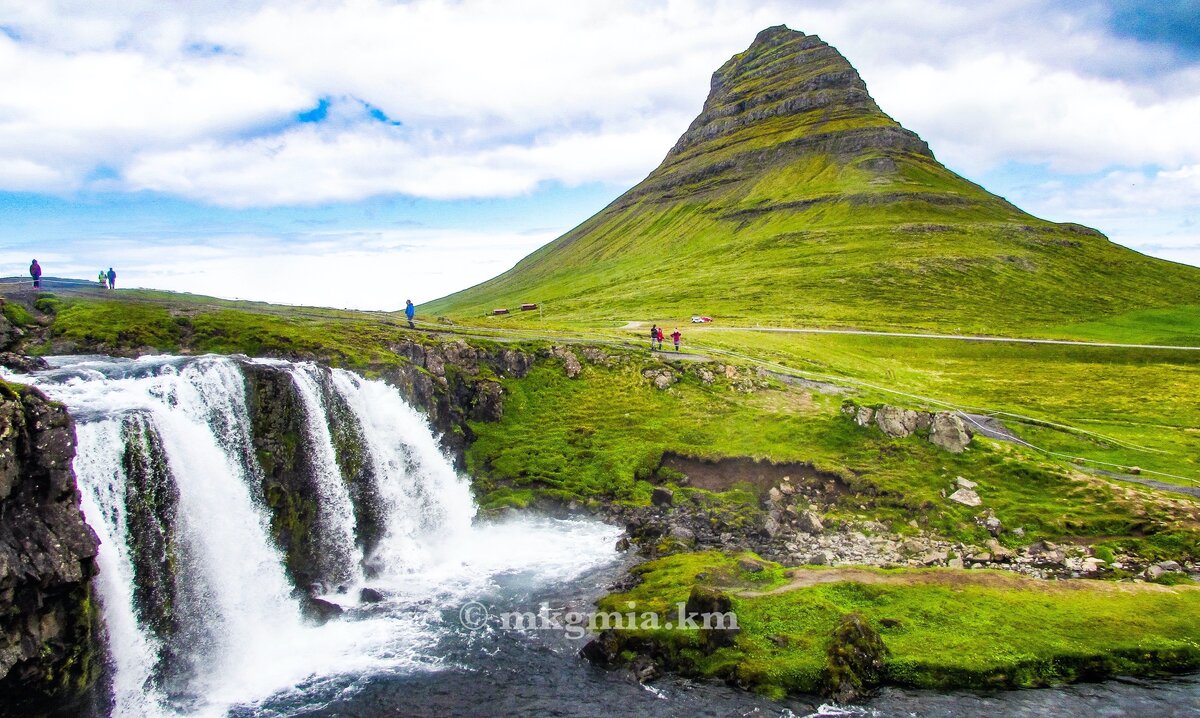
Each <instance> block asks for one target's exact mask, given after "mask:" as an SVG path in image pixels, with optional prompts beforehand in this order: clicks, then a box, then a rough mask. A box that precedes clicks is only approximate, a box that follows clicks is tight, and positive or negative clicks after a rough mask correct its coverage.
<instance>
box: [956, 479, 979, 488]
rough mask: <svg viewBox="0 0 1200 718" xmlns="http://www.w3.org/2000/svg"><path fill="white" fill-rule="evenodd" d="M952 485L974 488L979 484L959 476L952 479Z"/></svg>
mask: <svg viewBox="0 0 1200 718" xmlns="http://www.w3.org/2000/svg"><path fill="white" fill-rule="evenodd" d="M954 485H955V486H957V487H958V488H960V489H974V488H977V487H978V486H979V484H977V483H975V482H974V481H968V480H967V479H964V478H963V477H961V476H959V477H958V478H956V479H954Z"/></svg>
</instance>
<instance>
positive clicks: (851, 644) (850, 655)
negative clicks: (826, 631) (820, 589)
mask: <svg viewBox="0 0 1200 718" xmlns="http://www.w3.org/2000/svg"><path fill="white" fill-rule="evenodd" d="M887 656H888V649H887V646H885V645H884V644H883V639H882V638H880V637H879V634H878V633H876V632H875V629H873V628H871V624H870V623H868V622H867V619H865V618H863V616H862V615H860V614H858V613H848V614H846V615H844V616H842V618H841V621H839V622H838V625H837V627H836V628H835V629H834V631H833V637H832V638H831V639H830V641H829V647H828V648H827V649H826V661H827V662H826V668H825V676H826V681H827V683H826V687H825V692H826V695H828V696H830V697H831V698H833V699H835V700H836V701H837V702H838V703H842V704H846V703H856V702H860V701H862V700H863V699H864V698H867V697H869V696H870V695H871V692H872V691H873V690H874V689H875V688H876V687H877V686H879V684H880V682H881V681H882V680H883V669H884V661H885V660H886V659H887Z"/></svg>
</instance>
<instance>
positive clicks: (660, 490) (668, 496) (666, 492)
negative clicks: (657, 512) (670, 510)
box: [650, 486, 675, 506]
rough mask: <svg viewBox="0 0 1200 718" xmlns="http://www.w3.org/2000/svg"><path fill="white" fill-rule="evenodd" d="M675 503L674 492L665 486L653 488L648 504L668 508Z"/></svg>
mask: <svg viewBox="0 0 1200 718" xmlns="http://www.w3.org/2000/svg"><path fill="white" fill-rule="evenodd" d="M674 501H675V492H674V491H672V490H670V489H668V488H667V487H665V486H656V487H654V492H653V493H651V494H650V503H651V504H653V505H654V506H670V505H671V504H672V503H674Z"/></svg>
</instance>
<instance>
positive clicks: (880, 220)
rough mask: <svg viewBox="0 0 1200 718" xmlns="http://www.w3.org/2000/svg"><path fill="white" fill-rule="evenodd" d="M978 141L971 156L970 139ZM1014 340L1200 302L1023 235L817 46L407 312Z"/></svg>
mask: <svg viewBox="0 0 1200 718" xmlns="http://www.w3.org/2000/svg"><path fill="white" fill-rule="evenodd" d="M980 141H981V142H986V141H987V139H986V138H982V137H981V138H980ZM522 302H540V303H541V304H542V305H543V308H544V313H545V316H546V318H548V319H549V318H555V319H563V320H597V319H616V320H627V319H677V318H680V317H686V316H688V315H691V314H696V313H704V314H711V315H715V316H719V317H721V318H722V319H723V320H730V321H731V322H738V321H754V322H761V323H772V324H782V325H798V324H818V325H842V326H860V327H882V326H889V327H904V328H926V329H953V330H962V331H972V332H1021V331H1028V330H1029V329H1030V328H1031V327H1048V326H1061V325H1064V324H1071V323H1078V322H1086V321H1093V320H1096V319H1098V318H1101V317H1106V316H1111V315H1117V314H1122V313H1125V312H1128V311H1132V310H1137V309H1146V308H1156V307H1167V306H1172V305H1179V304H1195V303H1198V302H1200V270H1197V269H1195V268H1192V267H1187V266H1183V265H1178V264H1173V263H1170V262H1166V261H1162V260H1157V259H1152V258H1149V257H1146V256H1144V255H1141V254H1138V253H1137V252H1134V251H1132V250H1129V249H1126V248H1123V247H1120V246H1117V245H1115V244H1113V243H1111V242H1109V241H1108V239H1107V238H1105V237H1104V236H1103V235H1102V234H1100V233H1099V232H1097V231H1095V230H1092V229H1088V228H1085V227H1082V226H1079V225H1074V224H1055V223H1052V222H1047V221H1044V220H1041V219H1038V218H1036V217H1033V216H1031V215H1029V214H1027V213H1025V212H1023V211H1022V210H1020V209H1019V208H1017V207H1015V206H1013V205H1012V204H1010V203H1009V202H1007V201H1005V200H1004V199H1002V198H1000V197H997V196H995V195H992V194H990V193H988V192H987V191H986V190H984V189H983V188H981V187H979V186H978V185H975V184H973V183H971V182H969V181H967V180H965V179H963V178H962V177H960V176H958V175H956V174H955V173H953V172H951V171H950V170H948V169H947V168H946V167H944V166H943V165H942V164H940V163H939V162H938V161H937V160H936V159H935V157H934V155H933V153H932V152H931V151H930V149H929V147H928V146H927V145H926V143H925V142H924V141H923V140H921V138H920V137H918V136H917V135H916V134H914V133H912V132H910V131H908V130H906V129H904V128H903V127H901V126H900V125H899V124H898V123H897V122H896V121H894V120H893V119H891V118H890V117H888V116H887V115H886V114H884V113H883V111H882V110H880V108H879V106H878V105H877V104H876V103H875V101H874V100H872V99H871V97H870V95H869V94H868V92H867V88H866V85H865V83H864V82H863V80H862V78H861V77H860V76H859V74H858V72H857V71H856V70H855V69H854V68H853V67H852V66H851V65H850V63H849V62H848V61H847V60H846V59H845V58H844V57H843V56H842V55H841V54H840V53H839V52H838V51H837V50H836V49H834V48H833V47H831V46H829V45H828V44H826V43H825V42H823V41H822V40H821V39H820V38H818V37H816V36H815V35H805V34H803V33H801V32H797V31H794V30H789V29H788V28H786V27H784V26H778V27H773V28H769V29H767V30H764V31H762V32H761V33H760V34H759V35H758V37H757V38H755V40H754V42H753V43H752V44H751V45H750V47H749V48H748V49H747V50H746V51H745V52H743V53H741V54H739V55H736V56H734V57H733V58H731V59H730V60H729V61H728V62H726V63H725V64H724V65H723V66H722V67H721V68H720V69H719V70H717V72H716V73H715V74H714V75H713V79H712V89H711V91H710V93H709V96H708V99H707V101H706V102H705V103H704V109H703V111H702V112H701V114H700V115H699V116H698V117H697V118H696V119H695V120H694V121H693V122H692V124H691V126H690V127H689V128H688V130H687V131H686V132H685V133H684V134H683V136H682V137H680V139H679V141H678V142H677V143H676V144H675V146H674V147H673V148H671V150H670V152H669V153H668V154H667V156H666V158H665V159H664V160H663V162H662V164H661V165H660V166H659V167H658V168H657V169H655V170H654V171H653V172H652V173H651V174H650V175H649V176H648V177H647V178H646V179H645V180H643V181H642V182H641V183H640V184H638V185H637V186H635V187H634V188H632V189H630V190H629V191H628V192H626V193H625V194H623V195H622V196H621V197H619V198H617V199H616V200H615V201H614V202H613V203H612V204H610V205H609V206H608V207H606V208H604V209H603V210H602V211H601V212H599V213H598V214H597V215H595V216H594V217H592V218H591V219H589V220H587V221H586V222H584V223H583V224H581V225H580V226H579V227H577V228H575V229H574V230H572V231H570V232H568V233H567V234H565V235H563V236H562V237H560V238H559V239H557V240H555V241H553V242H551V243H550V244H548V245H546V246H545V247H542V248H541V249H539V250H538V251H536V252H534V253H533V254H531V255H529V256H528V257H526V258H525V259H523V260H522V261H521V262H520V263H518V264H517V265H516V266H515V267H514V268H513V269H511V270H509V271H508V272H505V273H504V274H502V275H500V276H498V277H496V278H495V279H492V280H490V281H488V282H485V283H483V284H480V285H478V286H475V287H472V288H470V289H467V290H464V291H461V292H458V293H456V294H452V295H450V296H448V297H445V298H443V299H440V300H437V301H435V302H433V303H431V304H429V305H426V306H425V307H423V308H422V310H423V311H424V312H428V313H430V314H440V315H448V316H471V315H481V314H484V313H487V312H489V311H490V310H491V309H492V308H494V307H511V306H514V305H517V304H520V303H522Z"/></svg>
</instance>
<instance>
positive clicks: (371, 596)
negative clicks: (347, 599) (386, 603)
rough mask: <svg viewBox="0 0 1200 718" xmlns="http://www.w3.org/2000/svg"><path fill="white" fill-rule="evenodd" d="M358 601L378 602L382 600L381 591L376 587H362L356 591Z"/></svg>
mask: <svg viewBox="0 0 1200 718" xmlns="http://www.w3.org/2000/svg"><path fill="white" fill-rule="evenodd" d="M358 600H359V602H360V603H379V602H380V601H382V600H383V592H382V591H380V590H379V589H377V588H370V587H367V588H364V589H362V590H361V591H359V592H358Z"/></svg>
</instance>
